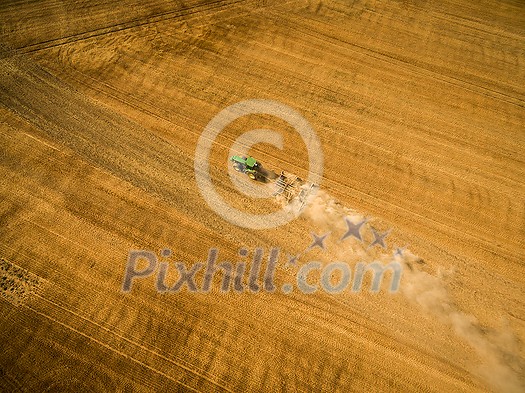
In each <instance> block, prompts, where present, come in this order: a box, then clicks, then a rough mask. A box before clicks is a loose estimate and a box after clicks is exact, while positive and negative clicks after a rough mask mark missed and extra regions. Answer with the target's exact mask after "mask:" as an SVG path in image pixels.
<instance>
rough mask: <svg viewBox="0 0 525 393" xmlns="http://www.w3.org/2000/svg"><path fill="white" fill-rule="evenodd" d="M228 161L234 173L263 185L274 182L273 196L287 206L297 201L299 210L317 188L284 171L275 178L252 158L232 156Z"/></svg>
mask: <svg viewBox="0 0 525 393" xmlns="http://www.w3.org/2000/svg"><path fill="white" fill-rule="evenodd" d="M230 160H231V161H232V162H233V167H234V168H235V170H236V171H238V172H241V173H246V174H247V175H248V177H250V179H252V180H255V181H260V182H263V183H269V182H272V181H275V192H274V194H273V196H274V197H276V198H278V199H281V200H282V201H283V202H285V203H288V204H289V203H291V202H293V201H298V202H299V204H300V205H299V207H300V209H302V208H303V207H304V205H305V204H306V200H307V198H308V195H310V193H311V192H312V190H313V189H314V188H315V187H317V186H316V185H315V184H311V183H307V182H305V181H304V180H302V179H301V178H299V177H297V176H296V175H293V174H290V173H286V172H284V171H281V174H280V175H279V176H277V175H276V174H275V172H273V171H268V170H266V169H264V168H263V166H262V165H261V164H260V163H258V162H257V160H255V158H253V157H244V156H242V157H241V156H233V157H231V159H230Z"/></svg>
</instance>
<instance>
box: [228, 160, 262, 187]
mask: <svg viewBox="0 0 525 393" xmlns="http://www.w3.org/2000/svg"><path fill="white" fill-rule="evenodd" d="M230 160H231V161H232V162H233V167H234V168H235V170H236V171H237V172H241V173H246V174H247V175H248V177H249V178H250V179H252V180H256V181H262V182H265V181H266V176H265V173H264V170H263V169H262V167H261V165H260V164H259V163H258V162H257V160H256V159H255V158H253V157H241V156H233V157H232V158H230Z"/></svg>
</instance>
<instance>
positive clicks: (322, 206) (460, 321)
mask: <svg viewBox="0 0 525 393" xmlns="http://www.w3.org/2000/svg"><path fill="white" fill-rule="evenodd" d="M303 217H305V218H307V219H309V220H311V221H312V222H313V223H314V224H316V225H318V226H321V227H324V228H327V229H329V230H331V231H333V232H337V233H344V231H345V230H346V225H345V223H344V218H345V217H348V218H349V219H350V220H351V221H352V222H354V223H356V222H360V221H362V220H363V219H364V218H365V217H364V216H363V215H361V214H359V213H358V212H356V211H355V210H352V209H349V208H347V207H345V206H344V205H342V204H341V203H339V202H338V201H336V200H335V199H334V198H332V197H331V196H330V195H329V194H328V193H327V192H325V191H323V190H319V191H318V192H317V193H316V194H315V195H313V196H311V197H310V198H309V199H308V203H307V205H306V208H305V210H304V211H303ZM367 226H368V224H366V226H364V227H363V229H365V228H366V227H367ZM339 248H340V250H339V251H337V250H336V251H335V252H336V254H337V255H338V256H341V257H345V258H346V259H343V260H347V261H349V260H352V259H353V260H358V259H362V258H364V257H366V256H368V258H369V259H370V258H371V257H373V258H374V259H380V260H386V259H390V260H391V259H392V253H389V254H387V253H384V252H381V253H377V251H375V250H371V249H367V248H365V247H364V246H362V245H356V242H354V243H351V244H347V243H345V246H344V247H339ZM364 253H365V254H368V255H364ZM373 253H375V255H371V254H373ZM350 254H353V257H352V255H350ZM394 258H395V260H397V261H399V262H401V263H402V264H403V267H404V269H403V278H402V281H401V293H402V294H403V295H404V296H405V297H406V298H407V299H408V300H409V301H410V302H411V303H412V304H416V305H417V306H418V307H419V308H420V309H421V310H422V311H423V312H425V313H427V314H430V315H433V316H435V317H436V318H438V319H439V320H440V321H442V322H443V323H445V324H447V325H449V326H451V327H452V329H453V330H454V332H455V333H456V334H457V336H458V337H460V338H461V339H462V340H464V341H466V342H467V343H468V344H469V345H470V346H471V347H472V348H473V349H474V350H475V351H476V353H477V354H478V356H479V358H480V363H481V364H480V365H477V366H476V367H475V368H474V370H472V372H473V373H475V374H476V375H478V376H479V377H480V378H482V379H483V380H485V381H486V382H487V383H488V384H489V385H490V386H491V387H492V388H493V389H494V390H496V391H500V392H509V393H518V392H525V381H524V379H525V377H524V376H525V362H524V359H523V358H522V357H521V356H520V350H519V346H520V343H519V341H518V340H517V338H516V337H515V336H514V334H513V332H512V331H511V329H510V327H509V326H506V325H504V326H502V328H501V329H500V331H495V330H491V329H487V328H485V327H483V326H481V325H480V324H479V322H478V321H477V319H476V318H475V316H473V315H471V314H467V313H464V312H463V311H461V310H460V309H458V308H457V307H456V306H455V305H454V302H453V299H451V297H450V294H449V292H448V291H447V287H446V282H447V278H448V277H449V276H450V275H452V274H453V272H444V271H438V273H437V274H436V275H432V274H429V273H427V272H426V271H424V270H423V269H424V266H425V263H424V262H423V260H422V259H421V258H419V257H418V256H416V255H414V254H412V253H411V252H410V251H408V250H405V251H404V252H403V253H402V255H396V256H395V257H394Z"/></svg>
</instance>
